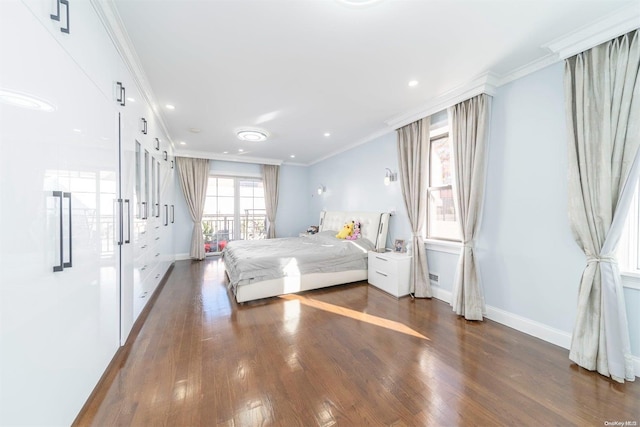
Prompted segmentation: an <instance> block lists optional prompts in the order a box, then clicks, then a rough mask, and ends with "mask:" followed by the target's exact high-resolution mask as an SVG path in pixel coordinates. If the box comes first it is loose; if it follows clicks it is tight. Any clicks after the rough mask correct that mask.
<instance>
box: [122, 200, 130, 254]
mask: <svg viewBox="0 0 640 427" xmlns="http://www.w3.org/2000/svg"><path fill="white" fill-rule="evenodd" d="M124 204H125V205H127V239H126V240H125V241H124V243H125V244H128V243H131V201H130V200H129V199H124Z"/></svg>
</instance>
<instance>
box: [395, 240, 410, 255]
mask: <svg viewBox="0 0 640 427" xmlns="http://www.w3.org/2000/svg"><path fill="white" fill-rule="evenodd" d="M393 252H396V253H401V254H403V253H405V252H407V246H406V244H405V241H404V240H402V239H396V240H395V241H394V242H393Z"/></svg>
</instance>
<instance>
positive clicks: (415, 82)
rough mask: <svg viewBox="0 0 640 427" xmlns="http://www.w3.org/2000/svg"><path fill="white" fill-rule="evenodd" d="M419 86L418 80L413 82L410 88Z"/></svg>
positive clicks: (410, 83)
mask: <svg viewBox="0 0 640 427" xmlns="http://www.w3.org/2000/svg"><path fill="white" fill-rule="evenodd" d="M416 86H418V81H417V80H411V81H410V82H409V87H416Z"/></svg>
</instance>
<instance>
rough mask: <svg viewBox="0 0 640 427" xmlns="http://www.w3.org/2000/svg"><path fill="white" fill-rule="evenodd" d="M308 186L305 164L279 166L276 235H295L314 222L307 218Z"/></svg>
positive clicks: (307, 172)
mask: <svg viewBox="0 0 640 427" xmlns="http://www.w3.org/2000/svg"><path fill="white" fill-rule="evenodd" d="M308 187H309V171H308V168H307V167H306V166H293V165H282V166H280V186H279V197H278V214H277V216H276V235H277V237H292V236H293V237H295V236H297V235H298V233H300V232H301V231H305V230H306V229H307V227H308V226H309V225H311V224H315V222H314V221H310V220H309V203H308V201H307V195H308V191H307V188H308ZM316 222H317V221H316Z"/></svg>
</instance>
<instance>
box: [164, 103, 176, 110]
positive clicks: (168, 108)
mask: <svg viewBox="0 0 640 427" xmlns="http://www.w3.org/2000/svg"><path fill="white" fill-rule="evenodd" d="M165 107H166V108H167V110H175V109H176V107H175V106H173V105H171V104H167V105H165Z"/></svg>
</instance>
